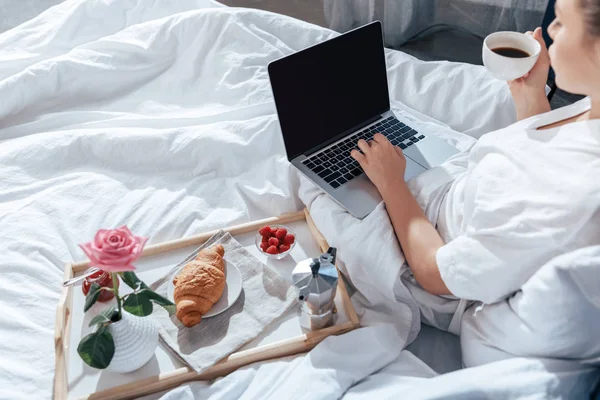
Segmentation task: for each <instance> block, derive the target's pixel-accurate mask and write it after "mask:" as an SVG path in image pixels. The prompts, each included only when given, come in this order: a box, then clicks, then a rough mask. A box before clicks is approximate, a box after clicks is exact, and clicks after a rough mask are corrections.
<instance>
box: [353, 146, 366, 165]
mask: <svg viewBox="0 0 600 400" xmlns="http://www.w3.org/2000/svg"><path fill="white" fill-rule="evenodd" d="M350 157H352V158H354V159H355V160H356V161H358V163H359V164H360V165H362V163H363V162H364V161H365V155H364V154H362V153H361V152H360V151H358V150H356V149H354V150H352V151H351V152H350Z"/></svg>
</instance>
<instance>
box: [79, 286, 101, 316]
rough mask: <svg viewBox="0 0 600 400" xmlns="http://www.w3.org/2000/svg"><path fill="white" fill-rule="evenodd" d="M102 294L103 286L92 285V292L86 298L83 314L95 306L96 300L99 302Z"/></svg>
mask: <svg viewBox="0 0 600 400" xmlns="http://www.w3.org/2000/svg"><path fill="white" fill-rule="evenodd" d="M101 292H102V286H100V285H98V284H97V283H92V286H91V287H90V291H89V292H88V294H87V295H86V296H85V305H84V306H83V312H86V311H87V310H89V309H90V307H92V306H93V305H94V303H95V302H96V300H98V297H100V293H101Z"/></svg>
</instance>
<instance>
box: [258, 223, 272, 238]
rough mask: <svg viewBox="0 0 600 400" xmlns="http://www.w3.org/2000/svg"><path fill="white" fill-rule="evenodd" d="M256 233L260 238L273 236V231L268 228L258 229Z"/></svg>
mask: <svg viewBox="0 0 600 400" xmlns="http://www.w3.org/2000/svg"><path fill="white" fill-rule="evenodd" d="M258 233H260V236H262V237H265V236H266V237H270V236H272V234H273V231H272V230H271V227H270V226H263V227H262V228H260V230H259V231H258Z"/></svg>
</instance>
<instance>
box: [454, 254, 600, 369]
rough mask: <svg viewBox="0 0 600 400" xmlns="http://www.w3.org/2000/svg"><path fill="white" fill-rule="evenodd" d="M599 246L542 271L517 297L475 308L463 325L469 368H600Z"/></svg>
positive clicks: (561, 259)
mask: <svg viewBox="0 0 600 400" xmlns="http://www.w3.org/2000/svg"><path fill="white" fill-rule="evenodd" d="M598 288H600V246H592V247H586V248H582V249H579V250H577V251H573V252H570V253H567V254H564V255H561V256H559V257H556V258H555V259H553V260H552V261H551V262H549V263H547V264H546V265H544V266H543V267H542V268H540V270H539V271H538V272H537V273H536V274H535V275H534V276H533V277H532V278H531V279H529V280H528V281H527V282H526V283H525V284H524V285H523V287H522V288H521V290H519V291H518V292H517V293H515V295H514V296H511V297H510V298H508V299H506V300H504V301H500V302H498V303H494V304H490V305H485V306H483V307H481V308H475V307H474V308H471V309H469V310H468V311H467V313H466V314H465V317H464V318H463V320H462V330H461V337H460V340H461V345H462V354H463V361H464V363H465V365H466V366H469V367H470V366H474V365H481V364H485V363H489V362H494V361H498V360H502V359H507V358H511V357H514V355H515V354H517V355H520V356H528V357H543V358H563V359H574V360H580V361H581V362H583V363H585V364H589V365H595V366H598V365H600V342H599V341H598V331H599V330H600V290H599V289H598Z"/></svg>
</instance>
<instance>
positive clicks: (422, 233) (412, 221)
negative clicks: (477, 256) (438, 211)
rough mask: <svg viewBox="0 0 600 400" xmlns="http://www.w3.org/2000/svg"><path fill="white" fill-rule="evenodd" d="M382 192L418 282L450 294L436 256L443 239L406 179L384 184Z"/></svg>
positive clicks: (436, 290) (436, 291)
mask: <svg viewBox="0 0 600 400" xmlns="http://www.w3.org/2000/svg"><path fill="white" fill-rule="evenodd" d="M381 195H382V197H383V201H384V202H385V206H386V208H387V212H388V214H389V216H390V219H391V220H392V224H393V225H394V231H396V236H397V237H398V240H399V241H400V245H401V246H402V251H403V252H404V257H406V261H407V262H408V265H409V266H410V269H411V271H412V273H413V275H414V277H415V279H416V280H417V282H419V284H420V285H421V286H422V287H423V289H425V290H426V291H428V292H429V293H431V294H436V295H441V294H451V293H450V291H449V290H448V288H447V287H446V284H445V283H444V281H443V280H442V277H441V275H440V270H439V268H438V266H437V262H436V258H435V256H436V253H437V251H438V249H439V248H440V247H442V246H443V245H444V242H443V240H442V238H441V237H440V235H439V234H438V232H437V230H436V229H435V228H434V226H433V225H432V224H431V223H430V222H429V220H428V219H427V217H425V214H424V213H423V210H421V207H420V206H419V204H418V203H417V201H416V200H415V198H414V197H413V195H412V193H411V192H410V190H409V189H408V186H407V185H406V183H404V182H402V183H401V184H396V185H386V186H385V187H384V188H382V189H381Z"/></svg>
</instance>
